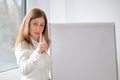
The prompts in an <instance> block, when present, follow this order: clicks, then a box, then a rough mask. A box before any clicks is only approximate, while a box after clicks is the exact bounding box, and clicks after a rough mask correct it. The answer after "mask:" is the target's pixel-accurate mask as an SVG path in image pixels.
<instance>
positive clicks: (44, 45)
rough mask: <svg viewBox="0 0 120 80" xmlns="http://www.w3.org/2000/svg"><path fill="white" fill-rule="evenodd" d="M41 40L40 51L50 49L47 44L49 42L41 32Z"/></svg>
mask: <svg viewBox="0 0 120 80" xmlns="http://www.w3.org/2000/svg"><path fill="white" fill-rule="evenodd" d="M39 40H40V41H39V42H40V44H39V51H38V52H39V53H41V54H42V53H44V52H45V51H46V50H47V49H48V44H47V42H46V41H45V40H44V39H42V33H40V39H39Z"/></svg>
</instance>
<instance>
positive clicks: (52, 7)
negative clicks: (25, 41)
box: [0, 0, 120, 80]
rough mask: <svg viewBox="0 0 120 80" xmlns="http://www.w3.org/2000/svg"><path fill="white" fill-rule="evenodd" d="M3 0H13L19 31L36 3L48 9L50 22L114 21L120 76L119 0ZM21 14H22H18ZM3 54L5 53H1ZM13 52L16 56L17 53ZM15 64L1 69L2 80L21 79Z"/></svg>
mask: <svg viewBox="0 0 120 80" xmlns="http://www.w3.org/2000/svg"><path fill="white" fill-rule="evenodd" d="M3 1H7V3H8V4H9V3H10V5H9V6H8V8H7V9H8V10H9V13H10V15H9V16H10V17H11V19H13V20H14V19H15V21H17V22H15V21H13V22H12V25H14V23H17V25H14V26H16V28H15V30H16V31H17V29H18V28H19V25H20V22H21V20H22V18H23V16H24V13H25V12H27V11H29V10H30V9H31V8H34V7H38V8H41V9H42V10H44V11H45V13H46V14H47V17H48V21H49V23H99V22H113V23H115V31H116V32H115V33H116V50H117V65H118V75H119V76H120V0H23V2H22V0H19V2H18V3H19V4H18V6H16V7H13V8H12V5H13V4H14V3H15V2H14V1H15V0H1V1H0V3H2V2H3ZM16 1H17V0H16ZM4 5H5V4H4ZM21 5H22V6H21ZM23 5H24V6H23ZM0 6H2V4H0ZM18 7H19V8H18ZM10 8H11V9H10ZM12 9H14V10H15V9H16V10H19V11H18V13H14V12H12ZM24 11H25V12H24ZM5 13H7V11H5ZM0 14H1V13H0ZM3 14H4V13H3ZM18 15H20V16H21V15H22V16H21V17H20V16H19V17H18ZM2 23H3V22H2ZM6 23H7V22H6ZM8 23H9V22H8ZM10 27H11V26H10ZM3 28H4V27H3ZM11 31H12V30H11ZM13 34H14V33H13ZM13 36H15V35H13ZM8 39H9V38H8ZM12 43H13V42H11V44H12ZM0 54H1V55H2V53H0ZM11 56H12V57H13V56H14V55H11ZM0 60H1V59H0ZM14 62H15V61H14ZM13 66H15V67H12V69H9V68H7V67H6V68H7V70H4V69H3V70H2V71H1V73H0V79H1V80H8V79H12V80H18V79H20V73H19V70H18V68H17V67H16V65H15V64H14V65H13ZM119 80H120V79H119Z"/></svg>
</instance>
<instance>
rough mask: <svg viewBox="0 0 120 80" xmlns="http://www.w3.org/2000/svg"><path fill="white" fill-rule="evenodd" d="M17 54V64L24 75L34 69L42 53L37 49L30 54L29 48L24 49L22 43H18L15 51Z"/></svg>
mask: <svg viewBox="0 0 120 80" xmlns="http://www.w3.org/2000/svg"><path fill="white" fill-rule="evenodd" d="M15 55H16V58H17V64H18V65H19V68H20V71H21V73H22V74H23V75H27V74H29V73H31V72H32V71H33V70H34V68H35V66H36V64H37V63H38V61H39V60H40V57H41V55H42V54H39V53H38V50H37V49H36V50H35V51H34V52H33V53H32V54H31V55H30V54H29V50H28V49H23V48H22V47H21V45H18V47H17V48H16V51H15Z"/></svg>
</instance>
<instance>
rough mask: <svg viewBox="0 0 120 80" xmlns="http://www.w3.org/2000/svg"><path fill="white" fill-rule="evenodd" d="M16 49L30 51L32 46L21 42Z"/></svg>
mask: <svg viewBox="0 0 120 80" xmlns="http://www.w3.org/2000/svg"><path fill="white" fill-rule="evenodd" d="M17 48H21V49H32V46H31V45H30V44H28V43H27V42H26V41H21V42H20V43H19V44H18V46H17Z"/></svg>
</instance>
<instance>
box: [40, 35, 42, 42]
mask: <svg viewBox="0 0 120 80" xmlns="http://www.w3.org/2000/svg"><path fill="white" fill-rule="evenodd" d="M40 42H42V33H40Z"/></svg>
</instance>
